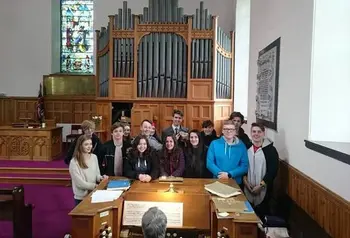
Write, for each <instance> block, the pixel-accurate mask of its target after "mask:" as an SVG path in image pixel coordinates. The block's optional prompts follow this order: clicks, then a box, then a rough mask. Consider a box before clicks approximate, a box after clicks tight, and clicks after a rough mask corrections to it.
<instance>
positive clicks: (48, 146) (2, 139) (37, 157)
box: [0, 126, 62, 161]
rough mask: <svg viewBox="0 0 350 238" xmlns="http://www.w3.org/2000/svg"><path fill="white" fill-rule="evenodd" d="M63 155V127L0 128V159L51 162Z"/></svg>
mask: <svg viewBox="0 0 350 238" xmlns="http://www.w3.org/2000/svg"><path fill="white" fill-rule="evenodd" d="M61 153H62V127H47V128H15V127H11V126H0V159H6V160H34V161H51V160H52V159H53V158H54V157H55V156H58V155H60V154H61Z"/></svg>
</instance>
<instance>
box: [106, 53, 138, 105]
mask: <svg viewBox="0 0 350 238" xmlns="http://www.w3.org/2000/svg"><path fill="white" fill-rule="evenodd" d="M112 60H113V58H112ZM135 72H136V71H135ZM111 91H112V95H111V96H112V98H113V99H116V100H117V99H126V100H128V99H129V100H130V99H132V98H133V96H134V78H112V89H111Z"/></svg>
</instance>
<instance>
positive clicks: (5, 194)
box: [0, 186, 33, 238]
mask: <svg viewBox="0 0 350 238" xmlns="http://www.w3.org/2000/svg"><path fill="white" fill-rule="evenodd" d="M32 210H33V207H32V205H31V204H25V201H24V188H23V186H18V187H14V188H13V189H0V211H1V212H0V221H12V222H13V238H32V237H33V232H32Z"/></svg>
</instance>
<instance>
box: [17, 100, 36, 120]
mask: <svg viewBox="0 0 350 238" xmlns="http://www.w3.org/2000/svg"><path fill="white" fill-rule="evenodd" d="M36 102H37V100H36V99H34V98H33V99H30V98H24V99H18V100H16V103H15V111H16V113H15V117H16V118H15V120H18V119H19V118H31V119H33V120H36Z"/></svg>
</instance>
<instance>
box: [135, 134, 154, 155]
mask: <svg viewBox="0 0 350 238" xmlns="http://www.w3.org/2000/svg"><path fill="white" fill-rule="evenodd" d="M142 139H144V140H145V141H146V144H147V149H146V150H145V152H143V155H142V157H143V158H145V159H147V158H149V155H150V154H151V146H150V145H149V143H148V139H147V137H146V136H145V135H139V136H137V137H136V138H135V139H134V141H133V143H132V148H131V150H130V153H131V155H132V158H138V157H139V154H140V153H139V150H138V149H137V146H138V145H139V144H140V140H142Z"/></svg>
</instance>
